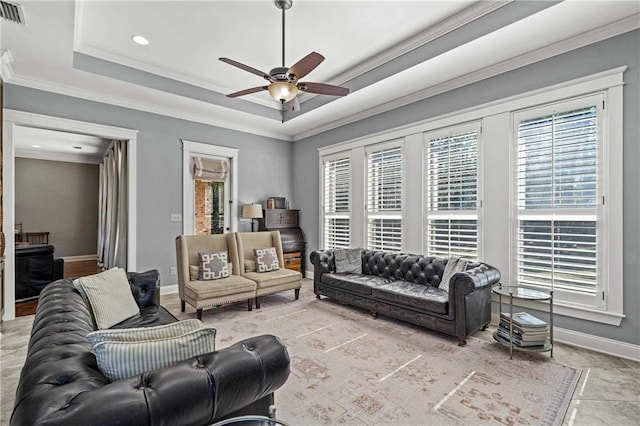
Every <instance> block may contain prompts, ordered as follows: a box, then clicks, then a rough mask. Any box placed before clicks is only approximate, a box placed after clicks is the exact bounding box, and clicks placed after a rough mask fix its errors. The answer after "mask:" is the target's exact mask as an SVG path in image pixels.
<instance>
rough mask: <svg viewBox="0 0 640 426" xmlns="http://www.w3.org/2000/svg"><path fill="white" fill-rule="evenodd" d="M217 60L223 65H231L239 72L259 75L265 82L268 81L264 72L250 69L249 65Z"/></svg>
mask: <svg viewBox="0 0 640 426" xmlns="http://www.w3.org/2000/svg"><path fill="white" fill-rule="evenodd" d="M218 59H220V60H221V61H222V62H224V63H227V64H229V65H233V66H234V67H238V68H240V69H241V70H245V71H248V72H250V73H251V74H255V75H259V76H260V77H262V78H264V79H265V80H270V77H269V74H268V73H266V72H264V71H260V70H257V69H255V68H253V67H250V66H249V65H245V64H241V63H240V62H238V61H234V60H233V59H229V58H218Z"/></svg>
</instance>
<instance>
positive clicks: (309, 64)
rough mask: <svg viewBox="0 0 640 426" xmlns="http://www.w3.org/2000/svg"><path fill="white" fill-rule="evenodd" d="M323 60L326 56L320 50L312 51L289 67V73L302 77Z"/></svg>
mask: <svg viewBox="0 0 640 426" xmlns="http://www.w3.org/2000/svg"><path fill="white" fill-rule="evenodd" d="M322 61H324V56H322V55H321V54H319V53H318V52H311V53H309V54H308V55H307V56H305V57H304V58H302V59H300V60H299V61H298V62H296V63H295V65H293V66H292V67H291V68H289V74H294V75H295V76H296V77H298V78H299V79H300V78H302V77H304V76H305V75H307V74H309V73H310V72H311V71H313V70H314V69H315V68H316V67H317V66H318V65H320V63H321V62H322Z"/></svg>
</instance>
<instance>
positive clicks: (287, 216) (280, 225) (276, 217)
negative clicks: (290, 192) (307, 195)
mask: <svg viewBox="0 0 640 426" xmlns="http://www.w3.org/2000/svg"><path fill="white" fill-rule="evenodd" d="M263 213H264V214H263V216H264V218H263V219H259V222H258V223H259V229H260V230H261V231H280V239H281V240H282V252H283V255H284V264H285V268H287V269H293V270H294V271H298V272H301V273H302V276H303V277H304V274H305V261H304V259H305V257H304V256H305V246H306V241H305V240H304V234H303V232H302V229H300V226H299V224H298V220H299V213H300V210H294V209H267V210H264V211H263Z"/></svg>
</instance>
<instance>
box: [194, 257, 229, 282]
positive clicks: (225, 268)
mask: <svg viewBox="0 0 640 426" xmlns="http://www.w3.org/2000/svg"><path fill="white" fill-rule="evenodd" d="M198 259H199V260H200V275H199V279H200V281H206V280H219V279H220V278H226V277H228V276H229V265H228V263H229V262H228V260H227V259H228V254H227V252H226V251H212V252H210V253H203V252H200V253H198Z"/></svg>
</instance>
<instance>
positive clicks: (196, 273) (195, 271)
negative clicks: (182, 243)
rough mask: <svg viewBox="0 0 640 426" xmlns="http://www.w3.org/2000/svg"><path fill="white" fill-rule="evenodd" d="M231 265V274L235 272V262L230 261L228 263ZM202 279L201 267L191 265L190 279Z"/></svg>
mask: <svg viewBox="0 0 640 426" xmlns="http://www.w3.org/2000/svg"><path fill="white" fill-rule="evenodd" d="M227 266H228V267H229V275H232V274H233V263H231V262H229V263H228V264H227ZM199 280H200V267H199V266H198V265H189V281H199Z"/></svg>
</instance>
